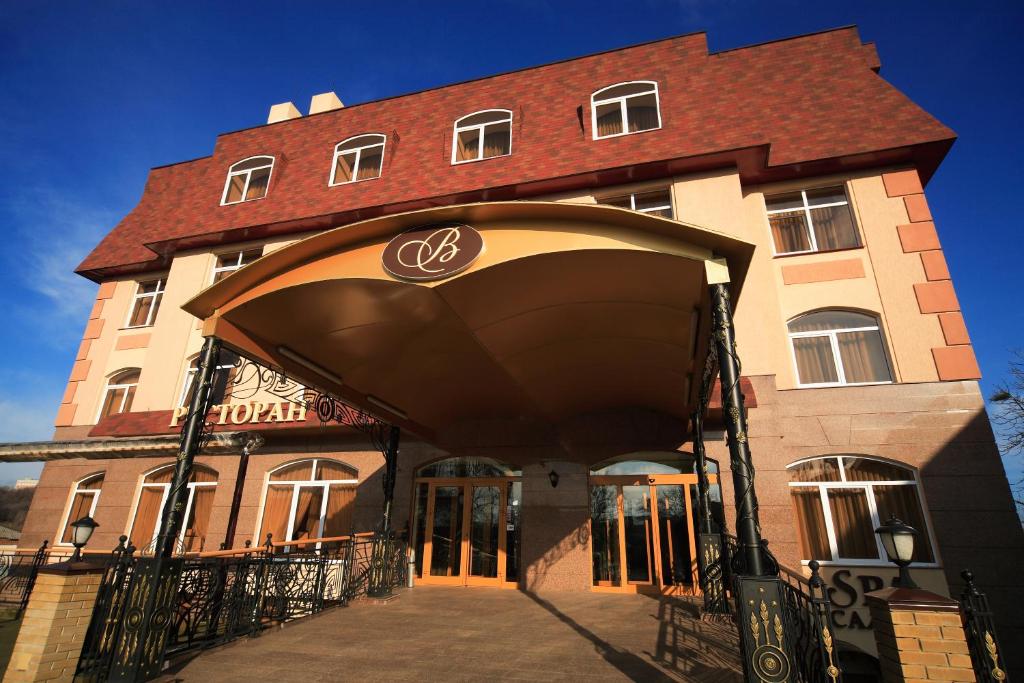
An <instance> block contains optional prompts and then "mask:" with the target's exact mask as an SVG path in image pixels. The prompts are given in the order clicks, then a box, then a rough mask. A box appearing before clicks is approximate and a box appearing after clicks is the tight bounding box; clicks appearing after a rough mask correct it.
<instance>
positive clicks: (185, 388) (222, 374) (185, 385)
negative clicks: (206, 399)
mask: <svg viewBox="0 0 1024 683" xmlns="http://www.w3.org/2000/svg"><path fill="white" fill-rule="evenodd" d="M237 365H238V356H237V355H236V354H235V353H234V352H233V351H231V350H229V349H221V351H220V357H219V361H218V365H217V369H216V370H215V373H214V376H213V388H212V389H211V392H210V393H211V396H210V404H211V405H218V404H221V403H223V402H224V399H225V398H229V397H230V395H231V393H230V388H231V385H232V383H233V382H234V379H235V371H236V370H237V369H238V368H237ZM197 372H199V356H196V357H195V358H193V359H192V360H191V361H190V362H189V364H188V367H187V368H185V377H184V378H183V379H182V381H181V394H180V395H179V396H178V405H179V406H187V405H188V404H189V403H190V402H191V401H192V390H193V387H194V384H195V378H196V373H197Z"/></svg>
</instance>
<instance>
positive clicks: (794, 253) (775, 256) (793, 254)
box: [772, 244, 864, 259]
mask: <svg viewBox="0 0 1024 683" xmlns="http://www.w3.org/2000/svg"><path fill="white" fill-rule="evenodd" d="M863 248H864V245H863V244H861V245H858V246H856V247H841V248H839V249H819V250H818V251H789V252H786V253H784V254H776V253H774V252H773V253H772V258H773V259H781V258H794V257H796V256H817V255H819V254H838V253H840V252H843V251H857V250H858V249H863Z"/></svg>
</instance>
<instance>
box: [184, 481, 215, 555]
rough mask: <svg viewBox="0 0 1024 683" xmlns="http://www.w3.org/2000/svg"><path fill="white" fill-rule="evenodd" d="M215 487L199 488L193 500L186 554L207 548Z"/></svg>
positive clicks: (186, 538)
mask: <svg viewBox="0 0 1024 683" xmlns="http://www.w3.org/2000/svg"><path fill="white" fill-rule="evenodd" d="M215 492H216V487H215V486H197V487H195V493H194V494H193V498H192V512H191V513H190V514H189V520H188V526H187V527H186V528H185V543H184V546H185V552H194V551H202V550H204V549H205V548H206V537H207V533H208V531H209V524H210V511H211V510H212V509H213V497H214V494H215Z"/></svg>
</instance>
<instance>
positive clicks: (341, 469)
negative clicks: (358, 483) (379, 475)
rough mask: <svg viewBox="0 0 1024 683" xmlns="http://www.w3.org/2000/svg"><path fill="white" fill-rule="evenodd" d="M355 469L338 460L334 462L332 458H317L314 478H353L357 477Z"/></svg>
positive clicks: (322, 479) (325, 479)
mask: <svg viewBox="0 0 1024 683" xmlns="http://www.w3.org/2000/svg"><path fill="white" fill-rule="evenodd" d="M357 476H358V475H357V474H356V472H355V470H353V469H351V468H350V467H348V466H346V465H342V464H341V463H340V462H334V461H333V460H317V461H316V479H317V481H328V480H334V479H355V478H357Z"/></svg>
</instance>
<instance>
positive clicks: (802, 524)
mask: <svg viewBox="0 0 1024 683" xmlns="http://www.w3.org/2000/svg"><path fill="white" fill-rule="evenodd" d="M789 492H790V496H791V499H792V501H793V511H794V512H795V513H796V518H797V523H798V524H799V530H800V545H801V547H802V548H803V559H805V560H831V559H833V558H832V549H831V548H830V547H829V544H828V530H827V529H826V528H825V511H824V510H822V509H821V496H820V494H819V493H818V487H817V486H815V487H808V488H803V487H795V486H794V487H791V488H790V489H789Z"/></svg>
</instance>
